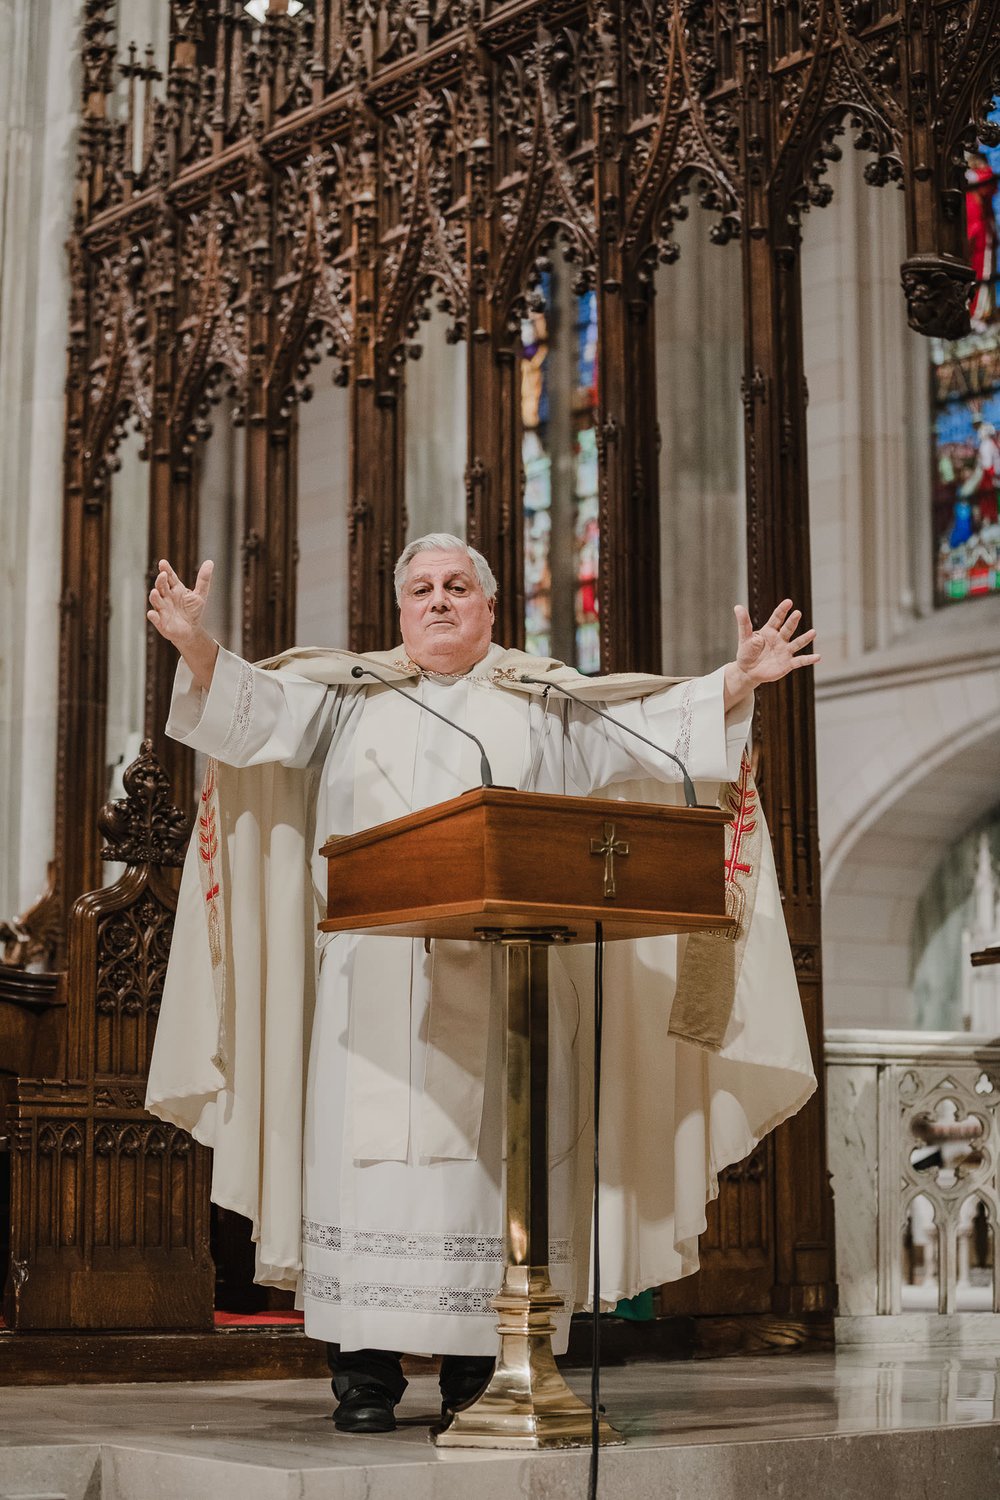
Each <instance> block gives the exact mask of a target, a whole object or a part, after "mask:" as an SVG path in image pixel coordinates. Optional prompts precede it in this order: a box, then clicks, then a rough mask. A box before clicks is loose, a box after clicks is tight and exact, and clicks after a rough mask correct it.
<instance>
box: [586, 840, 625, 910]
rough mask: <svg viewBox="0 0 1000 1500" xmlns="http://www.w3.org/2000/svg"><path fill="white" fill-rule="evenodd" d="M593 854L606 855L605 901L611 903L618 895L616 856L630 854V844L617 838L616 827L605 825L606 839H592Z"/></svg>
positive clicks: (591, 848) (591, 850) (591, 849)
mask: <svg viewBox="0 0 1000 1500" xmlns="http://www.w3.org/2000/svg"><path fill="white" fill-rule="evenodd" d="M590 852H591V854H603V855H604V899H605V901H609V900H610V899H611V897H612V896H614V895H617V889H616V887H615V855H616V854H620V855H622V857H623V858H624V856H625V855H627V854H628V844H627V843H626V842H625V840H624V839H616V838H615V825H614V824H613V823H605V825H604V838H603V840H601V839H591V841H590Z"/></svg>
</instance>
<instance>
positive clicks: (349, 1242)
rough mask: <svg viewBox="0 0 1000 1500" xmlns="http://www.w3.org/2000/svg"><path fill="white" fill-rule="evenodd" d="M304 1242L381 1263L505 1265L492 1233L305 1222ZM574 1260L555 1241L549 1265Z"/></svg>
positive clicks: (562, 1242) (499, 1241) (570, 1252)
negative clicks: (410, 1231)
mask: <svg viewBox="0 0 1000 1500" xmlns="http://www.w3.org/2000/svg"><path fill="white" fill-rule="evenodd" d="M302 1240H303V1243H304V1244H306V1245H316V1246H317V1247H318V1248H319V1249H321V1250H332V1251H334V1252H335V1253H336V1254H338V1255H348V1256H362V1255H372V1256H375V1257H376V1258H377V1259H379V1260H429V1261H440V1262H443V1263H451V1264H453V1263H454V1262H456V1261H464V1262H467V1263H468V1262H471V1263H473V1264H477V1265H483V1264H490V1263H492V1264H496V1265H500V1264H502V1262H503V1239H502V1238H501V1236H500V1235H498V1234H496V1235H490V1234H485V1235H483V1234H406V1233H405V1232H402V1231H396V1230H389V1229H342V1228H341V1226H340V1225H339V1224H320V1223H317V1221H316V1220H315V1219H303V1221H302ZM572 1258H573V1246H572V1244H571V1243H570V1241H569V1240H552V1241H551V1243H550V1246H549V1264H550V1265H554V1266H555V1265H567V1264H568V1263H569V1262H570V1261H571V1260H572Z"/></svg>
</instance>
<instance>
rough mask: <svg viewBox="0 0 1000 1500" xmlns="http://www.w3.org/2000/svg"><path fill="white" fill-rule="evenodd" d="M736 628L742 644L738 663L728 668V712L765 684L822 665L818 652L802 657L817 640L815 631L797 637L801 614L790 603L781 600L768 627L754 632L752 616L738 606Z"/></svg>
mask: <svg viewBox="0 0 1000 1500" xmlns="http://www.w3.org/2000/svg"><path fill="white" fill-rule="evenodd" d="M733 613H734V614H735V615H736V628H737V630H738V632H739V641H738V644H737V647H736V660H735V661H731V662H730V663H729V665H728V666H727V667H726V691H725V698H726V709H727V711H728V710H729V709H730V708H732V707H733V706H734V705H735V704H736V703H739V702H741V701H742V700H743V699H744V698H745V697H747V695H748V694H749V693H752V692H753V691H754V689H755V688H758V687H761V686H762V685H763V684H764V683H765V682H780V680H781V679H782V677H787V676H788V674H789V672H794V671H796V670H797V669H798V668H799V667H813V666H815V665H816V663H817V662H818V661H819V659H820V658H819V656H818V655H817V654H816V652H809V653H807V654H805V655H803V651H804V648H805V647H806V646H808V645H809V644H810V643H811V642H812V641H814V640H815V639H816V632H815V630H804V631H803V632H802V634H801V635H798V636H797V635H796V634H795V632H796V630H798V628H799V625H800V623H801V621H802V611H801V610H800V609H793V608H792V601H791V599H782V601H781V603H780V604H779V605H778V607H777V609H776V610H775V611H774V613H773V614H772V616H771V618H770V619H769V620H768V621H767V623H766V624H765V625H762V626H761V627H760V628H759V629H758V630H754V628H753V623H752V621H751V619H750V615H749V612H748V611H747V610H746V609H744V607H743V605H742V604H737V605H736V606H735V608H734V611H733Z"/></svg>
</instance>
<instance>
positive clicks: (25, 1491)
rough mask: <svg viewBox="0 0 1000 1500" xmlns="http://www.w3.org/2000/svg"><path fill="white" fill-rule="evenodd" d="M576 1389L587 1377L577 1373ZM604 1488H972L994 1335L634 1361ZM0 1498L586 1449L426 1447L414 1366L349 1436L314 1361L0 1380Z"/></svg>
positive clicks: (385, 1498) (353, 1482) (273, 1482)
mask: <svg viewBox="0 0 1000 1500" xmlns="http://www.w3.org/2000/svg"><path fill="white" fill-rule="evenodd" d="M572 1379H573V1383H574V1385H576V1386H577V1387H578V1389H579V1390H580V1392H581V1394H584V1393H585V1390H586V1378H585V1376H583V1375H582V1374H576V1373H574V1375H573V1377H572ZM604 1400H605V1404H606V1406H607V1408H608V1412H609V1415H610V1417H611V1418H612V1420H614V1421H615V1423H616V1424H617V1425H618V1426H619V1427H620V1428H621V1429H622V1430H623V1432H624V1433H625V1435H626V1437H627V1439H628V1443H627V1446H626V1447H625V1448H623V1449H615V1450H609V1451H606V1452H604V1453H603V1454H602V1456H601V1480H600V1490H599V1495H600V1497H601V1500H654V1497H655V1500H786V1497H788V1496H806V1497H809V1500H824V1497H826V1496H830V1497H834V1496H836V1500H897V1497H898V1496H903V1495H906V1494H914V1495H917V1494H932V1495H934V1497H935V1500H968V1496H969V1495H980V1496H986V1495H994V1494H996V1493H997V1484H998V1480H997V1476H998V1474H1000V1350H998V1349H995V1348H994V1349H981V1350H974V1351H969V1350H964V1351H962V1352H961V1353H955V1352H950V1351H948V1350H914V1349H912V1348H907V1349H898V1350H887V1349H886V1348H884V1347H881V1348H879V1349H877V1350H858V1349H851V1350H848V1351H841V1352H839V1353H837V1354H833V1353H830V1354H827V1353H823V1354H811V1355H797V1356H789V1357H785V1358H775V1357H769V1358H745V1359H725V1360H713V1361H705V1362H699V1363H690V1364H685V1365H679V1364H670V1365H663V1364H636V1365H631V1366H628V1367H625V1368H616V1369H612V1370H608V1371H606V1372H605V1378H604ZM0 1406H2V1421H0V1500H201V1497H205V1500H510V1497H524V1500H584V1497H585V1496H586V1493H587V1473H588V1467H589V1454H588V1453H586V1452H583V1451H577V1452H571V1453H554V1454H536V1455H530V1456H522V1455H517V1454H502V1453H482V1454H480V1453H469V1454H463V1453H447V1454H445V1453H440V1452H438V1451H437V1450H435V1449H434V1448H433V1447H432V1446H431V1445H430V1443H429V1441H428V1428H429V1424H430V1422H431V1420H432V1418H433V1416H434V1413H435V1411H436V1407H437V1391H436V1385H435V1382H434V1380H433V1378H432V1377H431V1376H430V1375H418V1376H417V1377H416V1378H415V1379H414V1380H413V1381H412V1382H411V1386H410V1389H409V1390H408V1391H407V1393H406V1396H405V1398H404V1401H403V1403H402V1405H401V1406H400V1408H399V1413H398V1415H399V1418H400V1426H399V1428H398V1430H397V1431H396V1432H395V1433H393V1434H391V1435H388V1436H384V1437H368V1438H364V1437H348V1436H345V1435H342V1434H338V1433H337V1432H336V1431H335V1430H334V1428H333V1426H332V1424H331V1423H330V1421H329V1412H330V1407H331V1399H330V1397H329V1395H328V1394H327V1392H326V1391H325V1389H324V1387H323V1384H322V1383H321V1382H317V1381H297V1380H296V1381H270V1382H240V1383H232V1384H219V1383H212V1384H211V1385H197V1384H193V1383H191V1384H185V1385H160V1386H156V1385H143V1386H121V1385H117V1386H114V1387H94V1386H88V1387H82V1388H81V1387H59V1388H53V1387H47V1388H43V1389H20V1390H18V1389H10V1388H8V1389H7V1390H5V1391H3V1392H2V1395H0Z"/></svg>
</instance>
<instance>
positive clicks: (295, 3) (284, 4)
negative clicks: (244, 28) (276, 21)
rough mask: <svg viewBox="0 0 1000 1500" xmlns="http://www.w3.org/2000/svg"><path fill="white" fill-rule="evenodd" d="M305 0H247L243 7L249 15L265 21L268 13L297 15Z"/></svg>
mask: <svg viewBox="0 0 1000 1500" xmlns="http://www.w3.org/2000/svg"><path fill="white" fill-rule="evenodd" d="M302 5H303V0H246V3H245V4H244V6H243V9H244V10H245V11H246V13H247V15H248V16H253V18H254V20H255V21H257V22H259V23H263V22H264V21H266V20H267V18H268V15H269V14H270V15H272V16H297V15H298V13H299V11H300V10H301V9H302Z"/></svg>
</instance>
